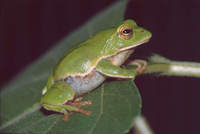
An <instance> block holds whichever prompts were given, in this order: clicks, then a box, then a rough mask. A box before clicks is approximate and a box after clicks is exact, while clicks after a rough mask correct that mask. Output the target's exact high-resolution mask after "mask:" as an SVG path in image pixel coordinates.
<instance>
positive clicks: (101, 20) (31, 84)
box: [0, 0, 141, 134]
mask: <svg viewBox="0 0 200 134" xmlns="http://www.w3.org/2000/svg"><path fill="white" fill-rule="evenodd" d="M126 3H127V1H126V0H123V1H117V2H116V3H115V4H113V5H112V6H110V7H108V8H107V9H105V10H104V11H102V12H101V13H99V14H97V15H96V16H95V17H93V18H92V19H90V20H89V21H88V22H87V23H86V24H84V25H83V26H82V27H80V28H79V29H78V30H76V31H75V32H72V33H71V34H70V35H69V36H67V37H66V38H64V39H63V40H61V41H60V42H59V43H58V44H56V46H55V47H54V48H53V49H51V50H50V51H49V52H47V53H46V54H45V55H44V56H42V57H41V58H40V59H39V60H37V61H35V62H34V63H33V64H31V65H30V66H28V67H27V68H26V69H25V71H24V72H23V73H21V74H19V75H18V76H17V77H16V79H15V80H13V81H11V82H10V83H9V84H8V86H6V87H4V89H2V90H1V92H0V100H1V101H0V123H1V124H0V132H6V133H30V134H31V133H34V134H46V133H48V134H49V133H52V134H60V133H73V134H79V133H81V134H86V133H87V134H98V133H99V134H100V133H104V134H110V133H115V134H122V133H125V132H127V131H128V130H129V128H130V127H131V123H132V120H133V119H134V117H136V116H137V115H139V114H140V112H141V98H140V95H139V92H138V90H137V88H136V86H135V85H134V83H133V82H132V81H116V82H105V83H104V84H102V85H101V86H100V87H99V88H98V89H96V90H94V91H93V92H91V93H88V94H87V95H85V96H84V100H88V99H89V100H91V101H92V102H93V104H92V105H90V106H85V107H83V108H84V109H87V110H89V111H91V112H92V114H91V115H90V116H86V115H82V114H80V113H73V114H71V115H70V119H69V121H67V122H64V121H63V120H62V118H63V115H62V114H57V113H52V114H48V115H47V114H46V111H45V110H44V109H43V110H42V109H41V107H40V104H39V101H40V98H41V89H42V88H43V86H44V85H45V83H46V80H47V78H48V75H49V72H50V70H51V68H52V67H53V66H55V64H56V63H57V61H58V60H59V59H60V58H61V57H62V56H63V55H64V54H65V52H66V51H69V50H70V49H71V48H72V47H73V46H75V45H76V44H78V43H80V42H82V41H84V40H86V39H88V38H89V37H90V36H92V35H93V34H95V33H97V32H98V31H101V30H102V29H105V28H110V27H112V26H115V25H117V24H119V23H121V22H122V20H123V15H124V11H125V9H126Z"/></svg>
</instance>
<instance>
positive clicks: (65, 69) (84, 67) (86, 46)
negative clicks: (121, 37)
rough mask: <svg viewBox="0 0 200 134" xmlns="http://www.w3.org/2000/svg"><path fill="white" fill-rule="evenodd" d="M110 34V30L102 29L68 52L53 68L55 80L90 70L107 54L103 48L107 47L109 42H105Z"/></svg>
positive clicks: (86, 72) (82, 73)
mask: <svg viewBox="0 0 200 134" xmlns="http://www.w3.org/2000/svg"><path fill="white" fill-rule="evenodd" d="M111 34H112V30H110V31H102V32H100V33H99V34H97V35H95V36H93V37H92V38H90V39H88V40H87V41H85V42H83V43H81V44H79V45H78V47H77V48H75V49H73V50H72V51H71V52H69V53H68V54H67V55H66V56H65V57H63V58H62V59H61V61H60V62H59V64H58V65H57V66H56V68H55V70H54V78H55V80H60V79H63V78H66V77H67V76H79V75H80V76H84V75H85V74H88V73H89V72H90V71H92V69H93V68H94V67H95V66H96V64H97V62H98V61H99V59H101V58H102V57H103V56H106V55H107V54H105V50H106V49H107V47H109V46H107V45H108V44H109V43H107V44H106V42H107V41H108V39H109V38H110V36H111ZM102 36H103V37H102Z"/></svg>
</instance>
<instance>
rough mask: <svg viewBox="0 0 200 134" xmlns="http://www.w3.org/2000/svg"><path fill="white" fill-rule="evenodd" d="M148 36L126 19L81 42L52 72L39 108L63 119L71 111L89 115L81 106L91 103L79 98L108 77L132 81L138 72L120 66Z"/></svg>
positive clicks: (145, 31)
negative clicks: (62, 115)
mask: <svg viewBox="0 0 200 134" xmlns="http://www.w3.org/2000/svg"><path fill="white" fill-rule="evenodd" d="M151 36H152V35H151V33H150V32H149V31H147V30H146V29H144V28H142V27H139V26H138V25H137V24H136V22H135V21H134V20H125V21H123V23H122V24H121V25H119V26H118V27H114V28H110V29H106V30H103V31H101V32H99V33H97V34H96V35H94V36H93V37H91V38H89V39H88V40H86V41H84V42H82V43H80V44H79V45H78V46H77V47H76V48H74V49H72V50H71V51H70V52H69V53H68V54H66V55H65V56H64V57H63V58H62V59H61V60H60V62H59V63H58V64H57V66H56V67H55V68H54V70H53V71H52V72H51V74H50V76H49V78H48V81H47V84H46V86H45V87H44V88H43V90H42V95H43V96H42V98H41V104H42V106H43V107H44V108H45V109H47V110H51V111H56V112H59V113H63V114H64V115H65V116H64V120H67V119H68V116H69V113H70V112H72V111H74V112H80V113H83V114H86V115H89V114H90V112H89V111H86V110H83V109H81V106H83V105H89V104H91V101H82V102H81V101H80V100H81V98H80V96H82V95H83V94H84V93H88V92H90V91H91V90H93V89H95V88H96V87H98V86H99V85H100V84H101V83H102V82H103V81H104V80H105V79H106V78H107V77H113V78H122V79H123V78H125V79H134V78H135V76H136V75H137V74H138V71H137V70H140V69H138V68H137V69H136V70H129V69H125V68H122V67H120V66H121V65H122V64H123V63H124V62H125V60H126V59H127V58H128V57H129V56H130V55H131V54H132V53H133V51H134V49H135V48H136V47H137V46H139V45H141V44H143V43H146V42H148V41H149V39H150V38H151ZM136 64H140V63H139V62H138V63H136Z"/></svg>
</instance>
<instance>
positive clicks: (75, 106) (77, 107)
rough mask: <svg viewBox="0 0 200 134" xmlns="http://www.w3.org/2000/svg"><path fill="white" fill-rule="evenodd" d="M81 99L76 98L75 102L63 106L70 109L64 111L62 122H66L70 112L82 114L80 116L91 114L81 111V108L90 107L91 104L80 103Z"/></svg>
mask: <svg viewBox="0 0 200 134" xmlns="http://www.w3.org/2000/svg"><path fill="white" fill-rule="evenodd" d="M81 99H82V97H81V98H77V99H76V100H74V102H71V103H68V104H67V105H65V106H66V107H70V108H68V109H66V111H65V113H64V118H63V120H64V121H67V120H68V119H69V115H70V113H71V112H79V113H82V114H85V115H88V116H89V115H90V114H91V112H90V111H86V110H83V109H81V107H82V106H85V105H91V104H92V102H91V101H82V102H80V100H81Z"/></svg>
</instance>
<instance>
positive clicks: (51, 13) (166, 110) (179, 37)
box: [0, 0, 200, 134]
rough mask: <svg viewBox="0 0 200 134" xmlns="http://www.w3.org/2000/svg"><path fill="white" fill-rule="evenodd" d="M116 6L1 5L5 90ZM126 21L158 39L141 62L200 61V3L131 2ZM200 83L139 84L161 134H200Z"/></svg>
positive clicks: (30, 0) (89, 2)
mask: <svg viewBox="0 0 200 134" xmlns="http://www.w3.org/2000/svg"><path fill="white" fill-rule="evenodd" d="M113 2H114V0H101V1H97V0H96V1H95V0H79V1H78V0H76V1H75V0H73V1H72V0H70V1H67V0H58V1H55V0H54V1H53V0H16V1H15V0H12V1H11V0H5V1H3V3H2V2H1V4H0V6H1V10H0V12H1V14H0V15H1V17H0V29H1V30H0V44H1V45H0V74H1V76H0V87H2V86H3V85H5V84H6V82H8V80H10V79H12V78H13V77H14V76H15V75H16V74H17V73H19V72H20V71H23V68H24V67H25V66H26V65H28V64H30V63H31V62H32V61H34V60H36V59H37V58H39V56H41V55H42V54H43V53H45V52H46V51H47V50H48V49H50V48H51V47H52V46H53V45H54V44H55V43H56V42H57V41H59V40H60V39H62V37H64V36H65V35H66V34H68V33H70V32H72V31H73V30H75V29H76V28H77V27H78V26H80V25H81V24H83V23H84V22H86V21H87V20H88V19H89V18H90V17H92V16H93V15H95V14H96V13H97V12H99V11H101V10H102V9H103V8H105V7H107V6H108V5H110V4H112V3H113ZM2 5H3V6H2ZM2 7H3V8H2ZM126 18H131V19H135V20H136V21H137V23H138V24H139V25H140V26H142V27H145V28H146V29H148V30H150V31H151V32H152V34H153V37H152V40H151V41H150V42H149V43H148V44H146V45H143V46H140V47H139V48H138V49H137V51H136V53H135V55H136V57H140V58H145V57H148V56H150V55H151V54H152V53H158V54H161V55H162V56H165V57H167V58H170V59H172V60H179V61H196V62H199V61H200V53H199V48H200V47H199V46H200V1H199V0H190V1H186V0H130V2H129V3H128V7H127V11H126ZM199 80H200V79H198V78H187V77H152V76H141V77H138V78H137V79H136V80H135V82H136V85H137V86H138V88H139V89H140V92H141V96H142V98H143V114H144V115H145V116H146V118H147V119H148V121H149V122H150V124H151V126H152V128H153V130H154V131H155V132H156V133H157V134H191V133H198V132H199V128H198V127H199V119H200V118H199V113H200V108H199V101H200V89H199V87H200V84H199Z"/></svg>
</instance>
